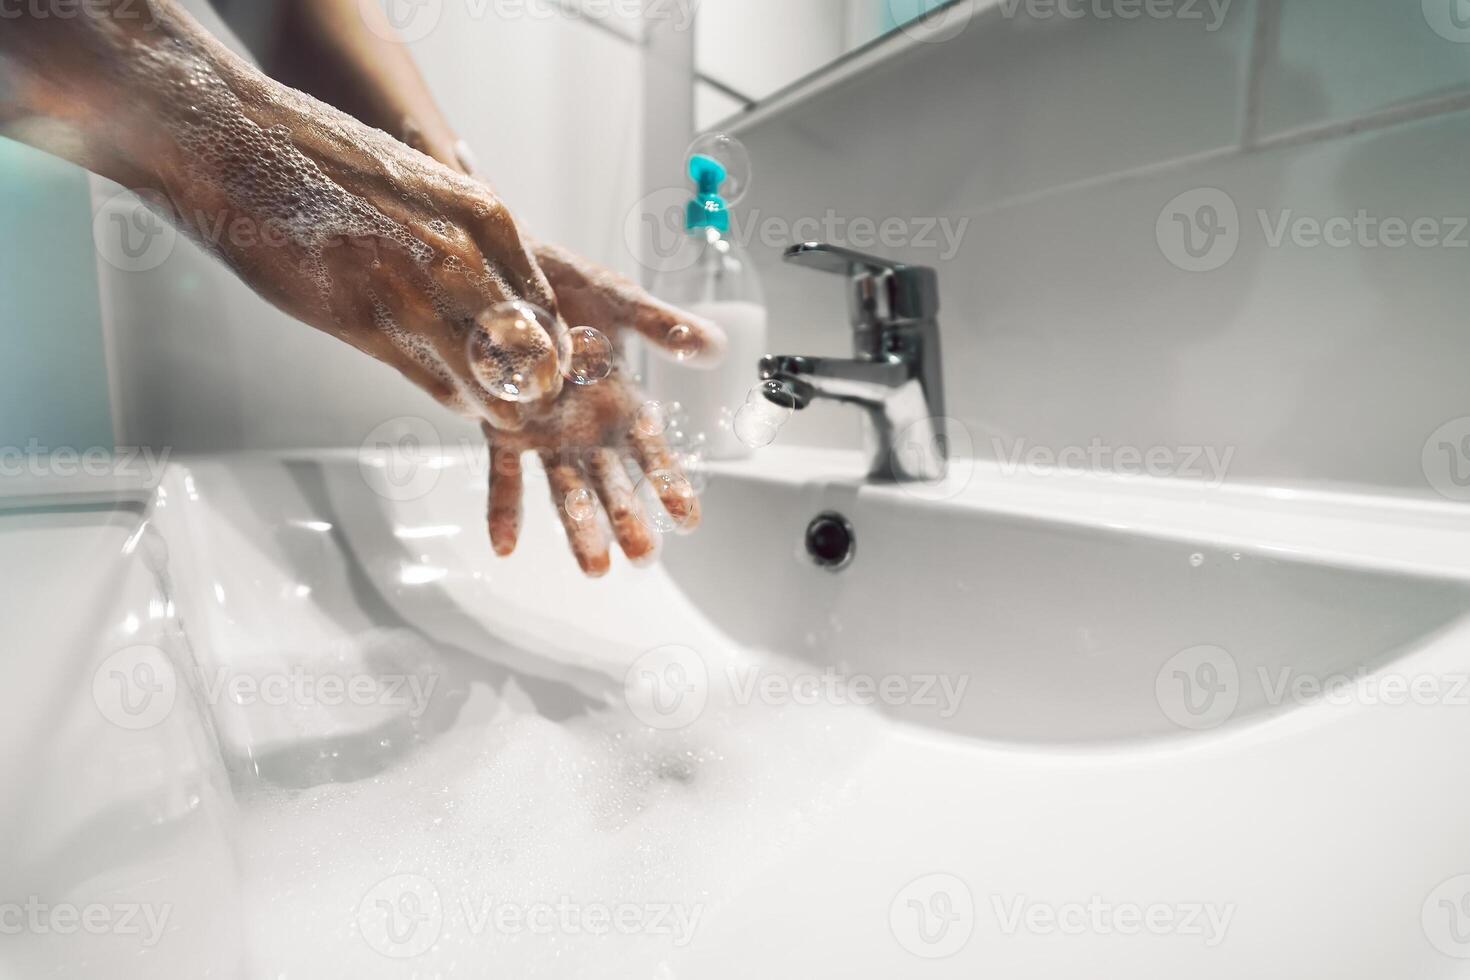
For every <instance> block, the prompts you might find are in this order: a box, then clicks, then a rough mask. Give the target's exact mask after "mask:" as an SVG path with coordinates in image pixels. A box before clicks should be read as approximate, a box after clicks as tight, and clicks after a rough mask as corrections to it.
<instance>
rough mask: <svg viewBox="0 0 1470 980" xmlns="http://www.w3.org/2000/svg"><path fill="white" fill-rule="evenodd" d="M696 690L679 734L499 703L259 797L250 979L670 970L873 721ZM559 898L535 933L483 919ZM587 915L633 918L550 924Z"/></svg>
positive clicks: (615, 715) (797, 835) (807, 812)
mask: <svg viewBox="0 0 1470 980" xmlns="http://www.w3.org/2000/svg"><path fill="white" fill-rule="evenodd" d="M716 673H717V672H715V671H713V670H712V674H716ZM712 688H715V689H719V688H720V685H719V684H712ZM711 698H712V700H711V702H710V704H709V705H708V706H707V707H706V709H705V710H704V712H703V713H702V714H701V716H700V718H699V720H698V721H696V722H695V723H694V724H693V725H691V726H690V727H688V728H686V729H683V730H681V731H676V732H659V731H654V730H652V729H649V728H646V727H644V726H643V725H641V724H640V723H639V722H638V721H637V720H636V719H634V718H633V717H632V716H631V715H630V714H629V713H628V712H627V710H626V709H616V708H610V709H608V710H606V711H603V712H598V713H596V714H593V715H590V716H582V717H579V718H577V719H575V720H573V721H570V722H564V723H556V722H552V721H549V720H547V719H546V718H544V717H541V716H539V715H536V714H531V713H517V714H512V715H511V716H509V717H502V718H501V719H499V720H497V721H493V722H489V723H485V724H481V725H476V726H469V727H461V728H457V729H455V730H453V731H451V732H449V733H447V734H445V735H444V736H442V737H440V738H439V739H437V740H436V741H434V742H433V743H432V744H431V745H429V746H426V747H425V748H424V749H423V750H421V751H420V752H419V753H417V754H416V755H415V756H414V757H413V758H412V760H411V761H409V762H407V763H404V764H400V765H398V766H396V767H394V768H392V769H390V770H388V771H385V772H383V773H380V774H379V775H377V776H375V777H373V778H371V779H365V780H362V781H359V782H355V783H347V784H329V785H322V786H317V787H314V788H312V789H309V790H305V791H302V792H298V793H284V792H281V791H274V792H273V793H271V794H268V795H266V796H264V797H262V798H260V799H258V800H256V801H255V802H254V803H252V804H251V805H249V806H247V808H246V811H245V819H244V824H245V827H246V830H245V834H244V844H243V853H242V864H243V865H244V872H245V875H246V880H247V885H246V888H247V893H248V894H247V901H246V905H247V907H248V908H249V909H251V910H252V911H251V914H250V916H249V922H248V927H247V928H248V929H249V933H250V935H248V936H247V943H246V947H247V948H248V949H251V950H254V951H256V954H255V955H256V957H257V960H258V961H257V962H253V963H252V964H250V966H251V968H252V971H251V975H266V976H272V977H283V978H296V977H302V978H311V980H317V978H324V977H336V976H342V977H348V976H350V977H377V976H384V977H400V976H402V977H432V976H440V975H443V976H451V975H453V976H458V975H474V976H513V977H538V976H556V977H576V976H618V977H624V976H668V977H673V976H676V975H677V973H676V970H675V964H676V963H677V957H678V953H679V950H680V949H681V948H682V947H683V946H684V945H687V944H688V943H690V942H694V943H697V942H698V940H699V925H700V923H701V922H703V921H705V920H706V919H707V917H708V916H709V915H711V914H713V913H715V912H716V911H717V910H718V908H719V907H720V906H721V905H722V904H723V903H725V902H727V901H729V900H731V899H732V898H734V897H735V896H736V895H738V894H739V893H740V891H741V888H742V885H743V884H744V883H747V882H749V881H750V879H751V878H752V877H753V876H754V875H756V874H758V873H759V872H760V871H761V870H762V869H765V868H769V867H770V866H771V864H772V863H773V862H776V861H779V860H780V859H781V856H782V855H783V854H787V853H790V851H791V849H792V848H793V847H795V846H796V845H797V843H798V842H799V841H800V840H801V839H802V837H803V835H804V834H806V833H809V832H810V831H811V829H812V827H813V825H814V823H815V822H817V821H819V820H821V819H823V817H824V816H826V815H830V814H831V813H832V812H833V810H834V808H835V807H838V806H840V805H841V804H842V802H843V800H844V799H845V798H846V797H847V795H848V794H849V792H850V790H851V774H852V772H853V770H854V767H855V766H856V765H857V764H858V763H859V762H860V761H861V759H862V757H863V755H864V753H865V750H866V747H867V746H868V745H870V744H871V741H872V738H873V736H874V734H875V732H876V731H877V728H878V725H879V724H880V723H879V722H878V721H877V719H876V717H875V716H873V715H871V714H869V713H868V712H865V711H863V710H861V709H856V708H852V707H834V706H801V707H797V706H788V707H779V708H778V707H770V706H759V705H755V704H749V705H747V704H737V703H735V702H734V700H733V699H732V698H731V697H730V694H729V692H728V691H725V690H712V691H711ZM717 702H718V703H717ZM555 906H560V907H561V908H562V909H565V910H567V911H566V912H560V911H558V912H551V911H542V912H538V913H537V914H538V915H539V916H540V917H541V920H542V926H543V928H540V929H533V928H532V927H531V925H529V924H527V925H523V926H521V927H515V926H513V925H512V926H499V925H497V922H496V916H499V915H509V914H511V911H510V910H521V911H522V912H524V910H528V909H531V908H533V907H534V908H537V909H541V908H542V907H555ZM599 909H606V910H608V912H609V913H610V914H621V915H625V916H628V917H629V921H633V922H634V928H632V929H630V930H629V931H628V933H627V934H624V933H623V932H622V931H620V930H618V929H610V931H609V932H608V934H606V935H603V936H601V937H599V936H597V935H594V934H592V933H591V932H590V931H588V930H589V929H590V928H591V926H592V925H593V923H588V924H587V926H586V927H583V926H577V927H574V928H567V927H565V926H564V925H563V923H564V922H565V921H567V920H566V917H565V916H566V915H572V916H576V917H578V918H580V916H581V915H584V914H591V915H598V914H600V913H599V912H598V910H599ZM415 916H417V918H415ZM390 917H391V921H390ZM655 920H658V921H655ZM547 926H549V928H546V927H547ZM395 927H396V928H397V929H398V931H397V932H391V930H392V929H394V928H395ZM385 928H386V929H387V930H390V931H388V932H385ZM405 937H408V938H407V939H405ZM430 939H432V940H433V941H432V943H428V940H430ZM426 943H428V944H427V945H425V944H426ZM420 946H424V947H425V948H422V949H420V948H419V947H420ZM409 954H412V955H409Z"/></svg>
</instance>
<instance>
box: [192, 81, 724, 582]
mask: <svg viewBox="0 0 1470 980" xmlns="http://www.w3.org/2000/svg"><path fill="white" fill-rule="evenodd" d="M177 70H179V71H181V72H183V73H184V74H185V75H187V76H188V78H187V82H188V98H189V100H190V102H191V105H190V106H189V108H188V109H180V110H178V113H179V115H180V116H181V117H182V121H181V122H177V123H176V124H175V125H177V126H179V127H181V129H182V130H183V131H184V132H186V133H187V134H188V136H187V138H185V139H181V140H179V141H178V142H179V144H180V148H179V153H178V159H177V163H175V164H174V165H173V166H172V167H169V168H167V169H165V170H164V175H165V178H166V180H165V187H166V191H167V194H168V197H169V199H170V201H171V203H172V205H173V207H174V208H175V210H176V211H178V212H180V213H181V214H183V215H185V216H187V215H188V214H189V213H197V214H217V213H230V214H237V213H240V212H242V211H243V212H244V214H245V215H246V216H248V217H250V218H252V219H253V220H255V221H257V222H259V223H261V224H263V225H264V224H266V223H268V222H271V221H276V222H278V223H280V224H282V225H283V226H284V228H285V230H286V232H287V234H286V236H285V239H286V241H285V245H286V247H283V248H282V247H278V248H262V247H259V246H256V247H245V246H241V245H240V244H239V243H237V242H234V241H226V242H224V243H222V247H221V248H220V251H221V252H222V254H223V256H224V257H225V258H226V260H227V261H229V262H231V264H232V265H233V266H234V267H235V268H236V269H238V270H240V271H241V273H242V275H243V276H244V277H245V278H246V280H247V281H248V282H250V284H251V285H252V286H254V287H255V288H256V289H257V290H258V291H260V292H261V293H262V294H263V295H265V296H266V297H267V298H268V299H271V300H272V301H273V302H275V303H276V304H277V305H278V306H280V307H281V308H283V309H285V310H286V311H287V312H289V313H292V314H293V315H295V316H297V317H298V318H300V319H302V320H304V321H306V322H308V323H311V324H313V325H315V326H317V327H319V328H321V329H323V330H326V331H328V332H329V333H332V334H334V335H336V336H339V337H341V338H342V339H343V340H346V341H347V342H348V343H351V344H353V345H354V346H356V347H358V348H359V349H361V350H363V351H366V352H367V353H369V354H371V355H373V356H374V357H377V358H379V359H381V360H384V361H387V362H388V363H390V364H392V365H393V366H395V367H396V368H398V370H400V371H401V372H402V373H403V374H405V375H406V376H407V377H408V378H409V379H410V380H412V381H414V382H415V383H416V384H418V385H420V386H421V387H423V388H424V389H425V390H427V391H428V392H429V393H430V394H432V395H433V396H434V397H435V398H437V399H438V400H440V401H441V402H443V403H444V404H446V405H448V406H450V407H452V408H454V409H455V410H456V411H459V412H460V413H462V414H466V415H469V416H471V417H477V418H479V419H481V420H482V423H483V429H484V432H485V434H486V437H487V439H488V440H489V441H490V444H491V456H492V461H493V464H494V465H493V466H492V468H491V469H492V477H491V488H490V498H491V503H490V513H489V524H490V529H491V539H492V543H493V546H494V548H495V551H496V552H497V553H498V554H501V555H508V554H510V553H511V552H512V551H513V550H514V549H515V546H516V540H517V536H518V530H519V515H520V500H521V487H522V481H521V473H520V457H521V455H522V454H524V453H527V452H535V453H536V454H537V455H538V456H539V457H540V458H541V460H542V462H543V465H544V466H545V468H546V470H547V476H548V478H549V480H550V483H551V489H552V497H553V501H554V504H555V506H556V508H557V511H558V513H559V514H560V516H561V519H562V521H563V524H564V526H565V529H566V533H567V537H568V540H569V542H570V544H571V547H572V551H573V553H574V555H575V556H576V558H577V561H578V563H579V564H580V565H581V567H582V569H583V571H584V572H586V573H587V574H589V575H594V576H595V575H601V574H603V573H605V572H606V571H607V569H608V565H609V555H608V545H607V542H606V541H605V539H604V531H603V526H602V522H601V521H600V520H599V519H598V515H597V510H598V508H599V505H600V507H601V508H602V509H603V510H605V512H606V514H607V517H608V521H609V523H610V525H611V527H612V530H613V533H614V535H615V536H616V538H617V540H618V542H619V543H620V545H621V546H622V548H623V551H624V552H625V554H627V556H628V557H629V558H630V559H632V560H634V561H635V562H637V561H643V560H646V559H649V558H651V557H652V556H653V554H654V552H655V550H656V547H657V544H656V537H655V536H654V534H653V533H652V532H651V531H650V529H649V527H648V526H647V525H648V523H649V522H647V521H640V520H639V519H638V514H637V512H636V510H635V508H634V504H633V487H632V486H631V485H630V484H631V481H630V479H629V477H628V475H627V473H626V472H625V471H624V469H623V463H622V460H623V459H624V457H625V455H628V454H631V457H632V459H633V460H634V461H635V462H636V464H637V465H638V466H639V467H641V468H642V471H643V473H644V474H645V477H644V478H645V479H647V480H648V481H649V482H650V485H651V486H653V487H655V488H656V495H657V496H658V497H659V498H660V499H662V501H663V505H664V507H665V508H666V509H667V512H668V514H669V516H670V519H671V520H673V521H674V522H675V523H676V524H677V525H678V526H679V527H681V528H692V527H693V526H694V525H695V524H696V523H697V522H698V506H697V502H696V501H695V500H694V498H693V494H692V492H691V491H689V489H688V487H689V484H688V482H687V481H686V480H685V479H684V477H683V475H682V474H680V473H679V471H678V467H677V465H676V464H675V462H674V460H673V457H672V456H671V454H670V453H669V450H668V447H667V446H666V445H665V444H664V442H663V439H662V435H661V433H660V432H640V431H637V427H636V425H635V424H634V423H635V420H636V416H637V413H638V410H639V408H640V406H641V405H642V404H643V401H644V399H643V398H642V397H641V396H640V395H638V394H637V393H636V392H635V391H634V390H633V388H632V386H631V384H630V382H629V379H627V378H626V377H625V376H624V375H623V374H621V373H613V374H612V375H610V376H608V377H606V378H603V379H600V380H597V381H596V383H595V384H591V385H582V384H576V383H565V382H564V378H563V372H564V371H567V370H568V369H569V365H567V364H563V363H560V361H559V357H558V353H559V346H560V341H561V340H562V339H563V337H564V335H565V334H566V332H567V325H568V324H570V325H572V326H575V327H581V326H590V327H593V328H595V329H597V330H599V331H601V332H602V333H603V334H605V335H607V336H609V337H610V338H612V339H614V340H616V339H617V338H618V336H619V335H620V334H621V333H622V332H623V331H625V330H632V331H634V332H636V333H638V334H640V335H642V336H643V337H645V338H646V339H647V340H649V341H650V342H651V343H652V345H654V346H655V347H656V348H658V349H661V350H663V351H665V352H666V353H667V354H668V355H669V356H671V357H673V358H675V359H677V360H680V361H684V362H687V363H689V364H691V365H705V364H710V363H713V362H715V361H717V360H718V359H719V357H720V356H721V355H722V353H723V349H724V337H723V335H722V334H721V332H720V330H719V328H718V327H715V326H714V325H713V324H710V323H707V322H705V321H703V320H700V319H698V318H695V317H692V316H689V315H686V314H684V313H682V312H681V311H679V310H676V309H674V308H673V307H670V306H668V305H667V304H664V303H661V302H659V301H657V300H655V299H653V298H652V297H650V296H649V295H648V294H647V293H646V292H644V290H642V289H641V288H639V287H638V286H637V285H636V284H634V283H632V282H631V281H629V280H627V279H625V278H623V277H621V276H618V275H616V274H614V273H611V272H609V271H607V270H605V269H602V268H600V267H598V266H596V265H594V264H592V263H590V262H587V261H586V260H584V259H582V258H580V257H578V256H576V255H574V254H573V253H571V252H569V251H567V250H565V249H561V248H558V247H556V246H552V245H539V246H532V245H531V243H530V242H529V240H528V238H527V237H526V236H525V235H524V233H522V232H521V230H520V229H519V228H518V226H517V225H516V222H515V221H514V219H512V218H511V216H510V214H509V212H508V211H507V210H506V208H505V207H504V205H503V204H502V203H501V201H500V199H499V198H498V197H497V196H496V195H495V193H494V192H493V191H492V190H491V189H490V188H489V187H487V186H486V185H484V184H481V183H480V182H478V181H476V180H474V179H473V178H471V177H470V176H469V175H468V174H465V173H463V161H462V160H460V159H458V158H456V159H454V160H450V161H438V162H436V161H435V160H433V159H431V158H429V157H427V156H424V155H423V154H421V153H419V152H417V151H415V150H412V149H410V148H408V147H407V146H406V145H403V144H401V143H398V142H396V141H394V140H393V139H391V138H389V137H388V136H387V135H386V134H384V133H382V132H381V131H378V130H373V129H370V128H369V127H366V126H364V125H362V124H360V123H358V122H357V121H356V120H353V119H351V118H349V117H346V116H344V115H342V114H341V113H338V112H336V111H335V110H333V109H330V108H329V107H327V106H324V105H322V104H321V103H318V102H315V101H314V100H311V99H309V98H306V97H303V96H301V95H299V94H298V93H295V92H293V91H291V90H289V89H284V88H280V87H279V86H276V89H277V90H275V91H267V92H266V93H265V96H266V97H263V98H259V99H255V98H251V95H250V93H251V89H250V85H251V84H261V83H264V84H266V85H267V86H269V85H270V84H272V83H269V82H268V81H267V80H264V79H259V80H256V79H251V78H250V77H249V76H248V75H247V76H244V77H243V78H242V79H241V80H240V81H239V82H237V83H236V84H234V85H229V86H227V85H225V84H223V82H222V81H221V80H220V79H219V78H218V76H217V75H216V74H215V73H214V71H213V69H212V68H211V67H210V66H209V65H207V64H201V63H198V62H196V61H194V60H186V61H185V63H184V64H182V65H181V66H179V67H178V69H177ZM242 89H243V90H244V94H243V95H242V94H237V93H239V92H241V90H242ZM200 103H203V107H204V109H205V113H206V117H205V118H204V119H202V120H200V119H194V118H192V115H191V111H193V110H196V107H197V106H198V105H199V104H200ZM233 131H238V133H239V134H240V135H238V136H237V135H236V132H233ZM533 249H534V254H533ZM508 302H510V303H526V302H529V303H531V304H534V305H535V306H536V307H539V308H540V309H542V310H545V311H547V312H549V313H550V314H551V316H550V317H549V318H542V319H538V318H536V317H533V316H524V315H520V314H516V315H512V316H510V317H506V316H503V315H500V316H498V315H496V310H497V308H499V309H501V310H504V308H505V307H504V304H506V303H508ZM515 309H517V310H524V306H518V307H515ZM512 328H513V329H512ZM508 393H513V396H512V397H507V394H508ZM579 490H580V491H584V493H583V494H580V495H578V494H576V493H575V491H579ZM569 499H577V500H585V506H584V507H579V508H573V509H575V510H576V511H577V513H576V514H575V515H574V514H573V513H571V512H570V510H569V508H568V506H567V501H568V500H569ZM584 511H585V512H584Z"/></svg>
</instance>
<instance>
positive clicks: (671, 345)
mask: <svg viewBox="0 0 1470 980" xmlns="http://www.w3.org/2000/svg"><path fill="white" fill-rule="evenodd" d="M664 349H665V350H667V351H668V352H669V353H670V354H672V355H673V356H674V360H676V361H687V360H689V359H690V358H692V357H696V356H698V355H699V353H700V351H702V350H703V349H704V345H703V344H702V343H700V339H699V334H698V333H697V332H696V331H695V329H694V328H693V327H691V326H690V325H689V324H687V323H676V324H674V325H673V326H672V327H670V328H669V332H668V335H667V336H666V337H665V338H664Z"/></svg>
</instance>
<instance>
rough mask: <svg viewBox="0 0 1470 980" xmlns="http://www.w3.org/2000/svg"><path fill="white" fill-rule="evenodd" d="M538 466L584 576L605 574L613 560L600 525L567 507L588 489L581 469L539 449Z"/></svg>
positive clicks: (546, 450) (552, 453)
mask: <svg viewBox="0 0 1470 980" xmlns="http://www.w3.org/2000/svg"><path fill="white" fill-rule="evenodd" d="M541 465H542V466H543V467H545V469H546V479H547V482H549V483H550V484H551V502H552V505H553V506H555V507H556V512H557V514H559V515H560V516H561V524H562V528H563V529H564V530H565V531H566V534H567V543H568V544H570V545H571V547H572V554H573V555H575V556H576V558H577V564H578V565H580V566H581V567H582V571H583V573H585V574H586V575H587V576H589V577H591V578H601V577H602V576H603V575H606V574H607V570H608V568H609V566H610V565H611V564H612V558H611V557H610V556H609V555H608V551H607V538H606V536H605V535H604V534H603V533H602V525H601V523H600V522H598V521H597V520H596V519H595V515H594V517H593V518H588V519H584V520H580V521H579V520H577V518H576V517H574V516H573V515H572V514H571V513H570V511H569V508H568V507H567V498H568V497H569V496H570V495H571V494H573V493H576V492H577V491H579V490H587V481H586V480H585V479H584V478H583V476H582V470H581V468H580V467H578V466H576V465H575V464H574V463H572V462H570V461H569V460H566V459H561V458H558V454H557V453H555V452H553V451H552V450H549V449H543V450H541Z"/></svg>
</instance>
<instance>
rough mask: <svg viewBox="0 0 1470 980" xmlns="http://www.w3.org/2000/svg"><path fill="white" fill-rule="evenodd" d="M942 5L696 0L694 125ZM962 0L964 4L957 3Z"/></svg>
mask: <svg viewBox="0 0 1470 980" xmlns="http://www.w3.org/2000/svg"><path fill="white" fill-rule="evenodd" d="M946 2H949V0H799V2H792V0H701V2H700V4H699V8H698V16H697V18H696V21H695V41H694V47H695V52H694V63H695V66H696V71H697V80H696V83H695V120H696V124H697V126H698V128H700V129H708V128H710V127H711V126H713V125H715V124H716V123H718V122H719V121H720V120H722V119H726V118H728V117H730V116H733V115H735V114H736V113H738V112H741V111H743V110H745V109H749V108H751V107H753V106H755V105H757V104H759V103H760V102H761V101H763V100H764V99H767V98H769V97H770V96H772V95H774V94H775V93H776V92H778V91H780V90H782V89H784V88H786V87H787V86H789V85H791V84H792V83H794V82H797V81H799V80H800V79H803V78H805V77H807V76H809V75H812V74H814V73H816V72H818V71H821V70H822V69H823V68H826V67H827V66H829V65H831V64H833V63H834V62H837V61H840V60H841V59H842V58H843V57H844V56H846V55H848V54H849V53H851V52H853V51H856V50H858V49H859V48H861V47H863V46H864V45H867V44H869V43H871V42H872V41H875V40H877V39H878V38H881V37H883V36H885V35H887V34H889V33H891V32H893V31H896V30H898V29H899V28H901V27H903V26H904V25H905V24H909V23H912V22H914V21H916V20H918V19H919V18H921V17H923V16H924V15H925V14H927V13H929V12H930V11H932V10H936V9H938V8H940V7H943V6H945V4H946ZM961 2H964V0H961Z"/></svg>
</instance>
